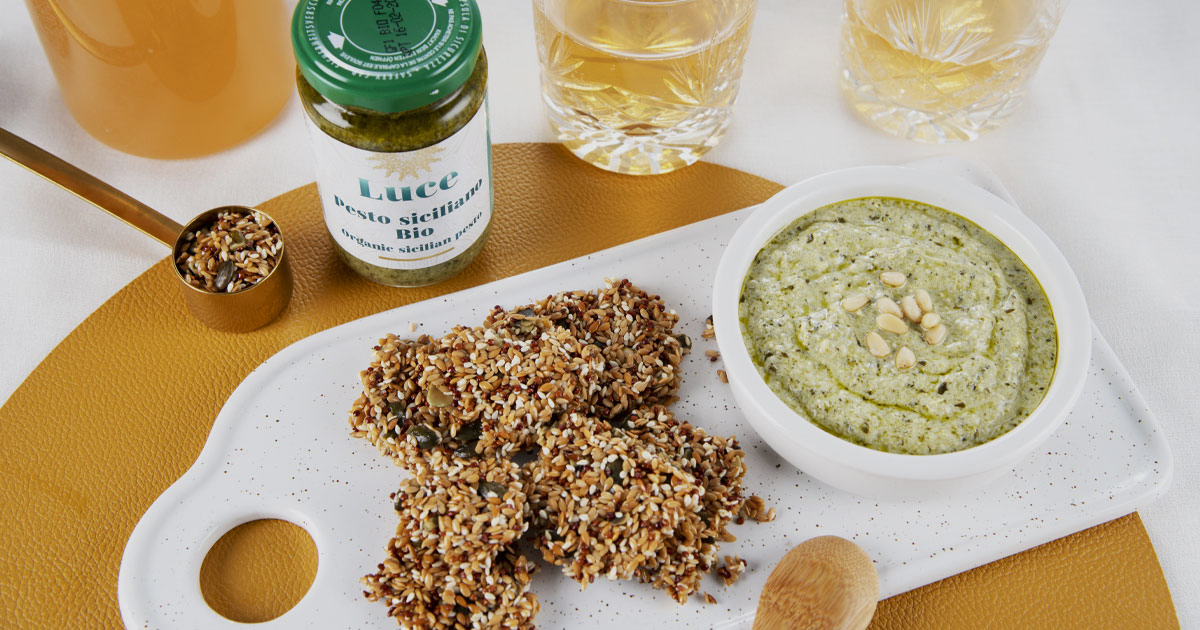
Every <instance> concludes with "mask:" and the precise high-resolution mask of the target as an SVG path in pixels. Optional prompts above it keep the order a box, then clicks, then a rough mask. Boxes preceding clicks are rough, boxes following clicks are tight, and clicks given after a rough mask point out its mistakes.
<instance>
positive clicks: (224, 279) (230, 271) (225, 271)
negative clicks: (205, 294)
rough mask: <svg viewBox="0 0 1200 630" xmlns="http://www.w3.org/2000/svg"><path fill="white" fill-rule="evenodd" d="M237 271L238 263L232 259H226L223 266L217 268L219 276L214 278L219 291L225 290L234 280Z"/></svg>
mask: <svg viewBox="0 0 1200 630" xmlns="http://www.w3.org/2000/svg"><path fill="white" fill-rule="evenodd" d="M235 273H237V265H235V264H233V261H232V260H226V261H225V262H224V263H222V264H221V268H220V269H218V270H217V277H216V279H214V280H213V284H215V285H216V287H217V290H218V291H224V290H225V287H227V286H229V283H230V282H233V276H234V274H235Z"/></svg>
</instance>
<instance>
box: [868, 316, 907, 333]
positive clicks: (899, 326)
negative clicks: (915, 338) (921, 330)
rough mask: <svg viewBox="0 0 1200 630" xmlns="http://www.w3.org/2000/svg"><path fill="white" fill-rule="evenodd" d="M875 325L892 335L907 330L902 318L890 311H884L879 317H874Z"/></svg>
mask: <svg viewBox="0 0 1200 630" xmlns="http://www.w3.org/2000/svg"><path fill="white" fill-rule="evenodd" d="M875 325H876V326H879V327H880V328H882V329H884V330H886V331H888V332H890V333H892V334H893V335H903V334H904V333H906V332H908V324H905V323H904V320H903V319H900V318H899V317H896V316H895V315H892V314H891V313H884V314H882V315H880V316H879V317H876V318H875Z"/></svg>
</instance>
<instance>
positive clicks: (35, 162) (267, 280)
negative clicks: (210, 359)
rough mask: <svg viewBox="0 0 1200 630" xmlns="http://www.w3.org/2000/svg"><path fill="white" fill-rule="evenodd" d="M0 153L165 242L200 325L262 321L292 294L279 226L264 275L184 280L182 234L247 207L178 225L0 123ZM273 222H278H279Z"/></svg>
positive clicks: (250, 325)
mask: <svg viewBox="0 0 1200 630" xmlns="http://www.w3.org/2000/svg"><path fill="white" fill-rule="evenodd" d="M0 155H3V156H4V157H6V158H8V159H10V160H12V161H13V162H16V163H17V164H20V165H21V166H23V167H25V168H26V169H29V170H30V171H32V172H34V173H36V174H38V175H41V176H42V177H44V178H46V179H47V180H49V181H51V182H54V183H55V184H58V185H59V186H62V187H63V188H65V189H67V190H69V191H71V192H72V193H75V195H76V196H78V197H79V198H80V199H83V200H84V201H86V202H88V203H90V204H92V205H94V206H96V207H97V208H100V209H101V210H104V211H106V212H108V213H109V214H111V215H113V216H115V217H117V218H118V219H121V220H122V221H124V222H126V223H128V224H129V225H132V226H133V227H135V228H137V229H139V230H141V231H142V232H144V233H145V234H147V235H148V236H150V237H152V238H154V239H155V240H157V241H158V242H160V243H162V244H163V245H166V246H168V247H170V248H171V269H173V270H174V273H175V277H176V278H177V279H178V280H179V285H180V286H181V287H182V291H183V297H184V300H185V301H186V302H187V306H188V310H190V311H191V312H192V315H194V316H195V317H196V319H198V320H200V323H202V324H204V325H205V326H209V327H211V328H215V329H217V330H223V331H226V332H247V331H251V330H254V329H256V328H260V327H262V326H264V325H266V324H267V323H268V322H270V321H271V320H273V319H275V317H276V316H278V315H279V313H281V312H282V311H283V309H284V308H285V307H287V304H288V300H290V299H291V297H292V270H291V267H290V266H289V265H288V251H287V240H286V239H285V238H284V234H283V230H282V229H280V231H279V241H280V242H281V243H283V248H282V250H281V253H280V255H279V262H278V263H277V264H276V265H275V268H274V269H272V270H271V272H270V273H269V274H267V276H266V277H264V278H262V279H261V280H259V281H258V283H256V284H255V285H253V286H250V287H248V288H245V289H243V290H241V291H237V292H234V293H215V292H211V291H205V290H203V289H199V288H196V287H194V286H192V285H191V284H189V283H188V282H187V281H186V280H184V278H183V274H182V272H180V270H179V267H178V266H177V265H176V264H175V261H176V260H178V258H179V255H180V253H181V252H183V250H184V249H186V248H187V247H188V245H189V242H188V241H187V239H186V238H185V237H186V236H187V235H188V234H191V233H193V232H195V231H196V230H198V229H200V228H204V227H207V226H209V225H212V223H213V222H214V221H215V220H216V217H217V215H218V214H219V213H221V212H223V211H227V210H234V211H240V212H246V213H251V212H255V210H254V209H253V208H247V207H245V206H222V207H220V208H213V209H212V210H207V211H205V212H201V213H200V214H198V215H196V217H195V218H194V219H192V220H191V221H189V222H188V224H187V225H186V226H181V225H179V224H178V223H176V222H175V221H173V220H172V219H170V218H169V217H166V216H163V215H162V214H159V213H158V212H157V211H155V210H154V209H152V208H150V207H149V206H147V205H146V204H144V203H142V202H140V201H138V200H137V199H134V198H133V197H130V196H129V195H126V194H125V193H123V192H121V191H119V190H117V189H116V188H113V187H112V186H109V185H108V184H106V183H104V182H102V181H100V180H99V179H96V178H95V177H94V176H92V175H89V174H88V173H85V172H84V171H82V170H80V169H79V168H77V167H75V166H72V165H70V164H68V163H66V162H64V161H63V160H62V159H60V158H58V157H56V156H54V155H51V154H50V153H47V152H46V151H45V150H43V149H41V148H39V147H37V146H34V145H33V144H30V143H29V142H27V141H25V140H23V139H21V138H20V137H18V136H15V135H13V134H12V133H9V132H8V131H6V130H4V129H0ZM257 212H258V213H259V214H261V215H263V216H266V217H267V218H268V219H270V221H271V222H272V223H275V219H274V218H272V217H271V216H270V215H267V214H266V213H264V212H262V211H257ZM275 225H276V227H277V228H278V226H279V224H278V223H275Z"/></svg>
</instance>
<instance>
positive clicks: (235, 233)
mask: <svg viewBox="0 0 1200 630" xmlns="http://www.w3.org/2000/svg"><path fill="white" fill-rule="evenodd" d="M229 239H230V240H232V241H233V244H234V245H237V246H238V247H245V246H246V237H245V236H243V235H242V233H241V231H240V230H232V231H230V232H229ZM230 249H233V248H232V247H231V248H230Z"/></svg>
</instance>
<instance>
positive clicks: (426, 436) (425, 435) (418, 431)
mask: <svg viewBox="0 0 1200 630" xmlns="http://www.w3.org/2000/svg"><path fill="white" fill-rule="evenodd" d="M408 434H409V435H411V436H413V439H414V440H416V442H417V448H419V449H421V450H423V451H428V450H429V449H431V448H433V447H435V446H437V445H438V442H440V441H441V438H439V437H438V434H437V432H436V431H434V430H433V429H430V428H429V427H427V426H425V425H423V424H418V425H417V426H415V427H413V428H411V429H409V430H408Z"/></svg>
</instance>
